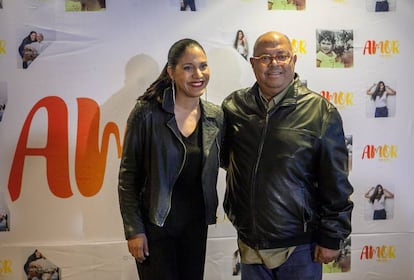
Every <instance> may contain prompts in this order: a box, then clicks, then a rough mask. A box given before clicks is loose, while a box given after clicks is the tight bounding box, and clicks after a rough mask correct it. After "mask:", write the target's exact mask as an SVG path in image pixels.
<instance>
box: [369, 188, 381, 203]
mask: <svg viewBox="0 0 414 280" xmlns="http://www.w3.org/2000/svg"><path fill="white" fill-rule="evenodd" d="M380 188H381V190H382V192H381V193H379V189H380ZM383 195H384V188H383V187H382V185H377V186H376V187H375V190H374V192H373V193H372V195H371V197H370V198H369V202H371V203H374V201H375V199H377V200H380V199H381V197H382V196H383Z"/></svg>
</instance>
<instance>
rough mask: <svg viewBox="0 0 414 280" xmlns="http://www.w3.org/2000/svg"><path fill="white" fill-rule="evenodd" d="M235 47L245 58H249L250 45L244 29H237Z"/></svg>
mask: <svg viewBox="0 0 414 280" xmlns="http://www.w3.org/2000/svg"><path fill="white" fill-rule="evenodd" d="M234 48H235V49H236V50H237V52H238V53H239V54H240V55H241V56H242V57H243V58H244V59H246V60H247V56H248V55H249V46H248V44H247V39H246V37H245V36H244V32H243V31H242V30H238V31H237V34H236V39H235V40H234Z"/></svg>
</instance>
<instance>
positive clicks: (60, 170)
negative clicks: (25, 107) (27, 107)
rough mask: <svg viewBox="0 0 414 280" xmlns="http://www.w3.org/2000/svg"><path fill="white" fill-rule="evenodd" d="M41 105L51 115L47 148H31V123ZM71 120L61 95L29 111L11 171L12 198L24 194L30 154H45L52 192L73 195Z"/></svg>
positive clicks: (47, 99)
mask: <svg viewBox="0 0 414 280" xmlns="http://www.w3.org/2000/svg"><path fill="white" fill-rule="evenodd" d="M41 108H45V109H46V111H47V114H48V122H49V127H48V132H47V143H46V146H45V147H44V148H29V147H27V142H28V135H29V130H30V126H31V122H32V120H33V117H34V115H35V113H36V112H37V111H38V110H39V109H41ZM67 119H68V113H67V108H66V104H65V103H64V101H63V100H62V99H61V98H59V97H57V96H49V97H46V98H43V99H41V100H40V101H39V102H37V103H36V104H35V106H34V107H33V108H32V110H31V111H30V112H29V115H28V116H27V118H26V121H25V122H24V125H23V128H22V132H21V134H20V137H19V140H18V142H17V147H16V152H15V154H14V159H13V163H12V166H11V170H10V176H9V184H8V188H9V192H10V196H11V200H12V201H15V200H16V199H18V198H19V196H20V192H21V187H22V177H23V167H24V161H25V158H26V156H42V157H45V158H46V172H47V178H48V183H49V189H50V191H51V192H52V193H53V194H54V195H55V196H57V197H60V198H66V197H70V196H72V191H71V188H70V181H69V165H68V158H69V157H68V146H69V145H68V120H67Z"/></svg>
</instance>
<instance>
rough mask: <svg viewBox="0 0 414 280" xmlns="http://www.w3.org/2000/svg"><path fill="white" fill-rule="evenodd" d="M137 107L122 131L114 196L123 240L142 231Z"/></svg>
mask: <svg viewBox="0 0 414 280" xmlns="http://www.w3.org/2000/svg"><path fill="white" fill-rule="evenodd" d="M138 108H139V106H135V108H134V109H133V110H132V111H131V113H130V115H129V117H128V122H127V128H126V132H125V138H124V144H123V151H122V158H121V163H120V169H119V177H118V179H119V180H118V196H119V206H120V210H121V216H122V219H123V224H124V232H125V237H126V239H129V238H130V237H132V236H134V235H136V234H139V233H144V232H145V229H144V223H143V216H142V212H141V209H142V207H141V205H140V203H141V196H142V191H143V188H144V184H145V175H144V172H143V170H144V164H143V158H144V156H143V145H144V144H143V141H142V140H141V139H144V135H143V133H144V129H143V127H144V120H143V118H142V117H140V116H139V112H138Z"/></svg>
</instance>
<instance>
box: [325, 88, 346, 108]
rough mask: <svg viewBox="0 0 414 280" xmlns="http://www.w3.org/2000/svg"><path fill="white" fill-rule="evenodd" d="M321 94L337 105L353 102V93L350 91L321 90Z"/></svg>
mask: <svg viewBox="0 0 414 280" xmlns="http://www.w3.org/2000/svg"><path fill="white" fill-rule="evenodd" d="M321 95H322V96H323V97H325V98H326V99H328V100H329V102H331V103H333V104H335V105H337V106H352V105H353V104H354V94H353V93H352V92H343V91H338V92H332V93H331V92H329V91H327V90H323V91H321Z"/></svg>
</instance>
